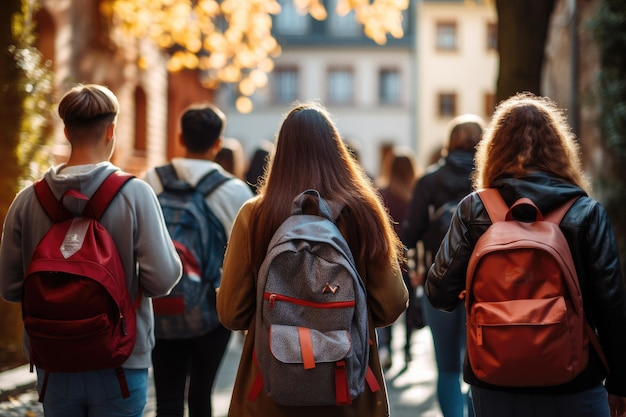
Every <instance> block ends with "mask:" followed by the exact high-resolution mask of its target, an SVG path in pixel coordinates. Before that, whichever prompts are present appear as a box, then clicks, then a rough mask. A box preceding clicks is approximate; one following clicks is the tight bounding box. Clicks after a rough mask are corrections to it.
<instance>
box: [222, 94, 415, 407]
mask: <svg viewBox="0 0 626 417" xmlns="http://www.w3.org/2000/svg"><path fill="white" fill-rule="evenodd" d="M275 149H276V150H275V152H274V153H273V155H272V157H271V160H270V161H269V164H268V169H267V172H266V174H265V176H264V177H263V178H262V180H261V184H260V188H259V195H257V196H256V197H255V198H253V199H252V200H249V201H248V202H247V203H246V204H245V205H244V206H243V207H242V208H241V210H240V212H239V214H238V216H237V219H236V220H235V224H234V226H233V229H232V233H231V237H230V241H229V243H228V248H227V250H226V256H225V259H224V265H223V275H222V283H221V286H220V288H219V291H218V295H217V310H218V314H219V317H220V320H221V322H222V323H223V324H224V325H225V326H226V327H228V328H230V329H232V330H246V331H247V336H246V338H245V342H244V347H243V352H242V356H241V361H240V364H239V370H238V372H237V378H236V380H235V386H234V389H233V394H232V399H231V404H230V410H229V416H237V417H243V416H262V417H266V416H272V417H280V416H293V415H298V416H301V417H305V416H319V415H325V416H359V417H366V416H388V415H389V406H388V402H387V393H386V389H385V384H384V379H383V375H382V370H381V367H380V362H379V358H378V351H377V348H376V341H375V337H373V335H374V331H375V330H374V329H375V327H381V326H387V325H389V324H391V323H393V322H394V321H395V320H396V319H397V318H398V317H399V316H400V315H401V314H402V312H403V311H404V310H405V309H406V305H407V300H408V292H407V289H406V286H405V285H404V282H403V280H402V274H401V272H400V262H401V260H402V257H403V250H402V244H401V242H400V241H399V239H398V237H397V235H396V234H395V232H394V230H393V225H392V222H391V219H390V218H389V215H388V214H387V212H386V210H385V208H384V206H383V204H382V201H381V199H380V197H379V195H378V194H377V192H376V190H375V189H374V187H373V186H372V184H371V182H370V180H369V179H368V178H367V176H366V175H365V174H364V172H363V170H362V168H361V167H360V166H359V164H358V163H357V162H356V161H355V160H354V158H353V157H352V156H351V155H350V153H349V152H348V151H347V148H346V146H345V144H344V143H343V142H342V140H341V137H340V135H339V133H338V132H337V129H336V127H335V125H334V123H333V122H332V120H331V117H330V115H329V113H328V112H327V111H326V110H325V109H324V108H323V107H322V106H320V105H317V104H301V105H296V106H295V107H293V108H292V109H291V111H290V112H289V113H288V114H287V116H286V117H285V119H284V121H283V123H282V125H281V127H280V130H279V133H278V135H277V138H276V143H275ZM307 189H316V190H317V191H318V192H319V193H320V195H321V197H322V198H324V199H325V200H327V201H329V202H330V203H332V204H333V205H335V206H337V207H343V209H342V210H341V213H340V215H339V217H338V219H337V221H336V223H337V225H338V227H339V229H340V230H341V232H342V234H343V235H344V236H345V238H346V240H347V242H348V244H349V247H350V250H351V251H352V254H353V256H354V258H355V263H356V266H357V270H358V272H359V274H360V275H361V278H362V279H363V281H364V283H365V287H366V290H367V299H368V313H369V314H368V315H369V327H370V331H369V333H370V335H372V339H373V340H372V346H371V349H370V363H369V365H370V366H371V368H372V370H373V372H374V375H375V377H376V379H377V380H378V383H379V385H380V386H381V389H380V390H378V391H377V392H371V391H370V390H368V389H366V391H365V392H364V393H363V394H361V395H360V396H358V397H357V398H355V399H354V400H353V402H352V404H351V405H346V406H316V407H284V406H279V405H278V404H276V403H275V402H273V401H272V400H271V398H269V397H268V396H267V395H266V394H265V392H263V391H262V392H261V394H260V395H259V396H258V398H256V400H254V401H251V400H248V399H247V396H248V394H249V393H250V390H251V387H252V384H253V381H254V380H255V378H256V377H257V373H258V369H257V366H256V365H255V363H254V360H253V348H254V346H253V345H254V333H255V319H256V318H255V309H256V281H257V275H258V272H259V268H260V266H261V263H262V261H263V259H264V257H265V254H266V250H267V247H268V244H269V242H270V239H271V238H272V235H273V234H274V232H275V231H276V230H277V229H278V227H279V225H280V224H281V223H282V222H283V221H284V220H285V219H286V218H287V217H288V216H289V215H290V211H291V204H292V200H293V199H294V198H295V197H296V196H297V195H298V194H300V193H301V192H303V191H305V190H307ZM364 365H366V364H364Z"/></svg>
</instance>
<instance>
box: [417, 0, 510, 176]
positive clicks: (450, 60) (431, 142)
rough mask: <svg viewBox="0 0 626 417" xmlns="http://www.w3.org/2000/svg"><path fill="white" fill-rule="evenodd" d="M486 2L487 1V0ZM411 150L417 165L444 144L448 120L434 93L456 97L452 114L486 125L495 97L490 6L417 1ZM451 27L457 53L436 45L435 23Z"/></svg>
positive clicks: (494, 19)
mask: <svg viewBox="0 0 626 417" xmlns="http://www.w3.org/2000/svg"><path fill="white" fill-rule="evenodd" d="M486 3H491V2H486ZM417 22H418V24H417V37H416V38H417V47H416V49H417V53H416V57H415V59H416V65H417V83H416V90H415V94H416V97H417V100H416V101H417V109H416V112H417V117H416V132H417V135H416V138H415V140H416V148H417V153H418V159H419V163H420V165H421V166H422V167H423V166H424V164H426V163H427V162H429V161H430V160H431V159H432V155H433V154H434V153H435V154H436V153H438V152H439V149H440V148H441V146H442V145H443V143H444V138H445V130H446V126H447V124H448V122H449V121H450V120H451V119H452V117H451V116H441V115H440V112H439V95H440V94H454V95H455V96H456V115H461V114H464V113H474V114H477V115H479V116H481V117H483V118H485V119H486V120H485V121H487V119H488V117H489V116H490V113H489V112H488V103H487V102H488V97H489V96H490V95H494V94H495V90H496V82H497V71H498V54H497V51H495V50H493V49H489V48H487V28H488V25H489V24H494V23H496V22H497V14H496V11H495V8H494V6H493V4H484V3H478V4H476V3H473V2H470V3H468V2H445V1H444V2H442V1H420V2H418V7H417ZM438 24H454V25H455V26H456V31H457V32H456V33H457V36H456V45H457V47H456V49H454V50H441V49H439V48H438V47H437V25H438Z"/></svg>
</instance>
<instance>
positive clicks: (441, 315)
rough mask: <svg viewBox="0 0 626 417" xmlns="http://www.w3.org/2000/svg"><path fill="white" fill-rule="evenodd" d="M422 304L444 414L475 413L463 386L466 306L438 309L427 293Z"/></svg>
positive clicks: (461, 414) (439, 398)
mask: <svg viewBox="0 0 626 417" xmlns="http://www.w3.org/2000/svg"><path fill="white" fill-rule="evenodd" d="M422 308H423V310H424V318H425V320H426V324H428V326H429V327H430V332H431V333H432V336H433V345H434V349H435V360H436V362H437V371H438V375H437V399H438V400H439V406H440V407H441V413H442V414H443V416H444V417H463V416H465V415H466V413H467V415H468V416H470V417H471V416H473V411H472V404H471V400H469V398H468V395H466V394H464V393H463V392H462V390H461V379H462V376H463V360H464V358H465V350H466V349H465V307H463V306H462V305H461V306H459V307H458V308H457V309H456V310H454V311H453V312H451V313H448V312H446V311H440V310H437V309H435V308H434V307H433V306H432V305H431V304H430V301H428V299H427V298H426V297H424V298H423V301H422Z"/></svg>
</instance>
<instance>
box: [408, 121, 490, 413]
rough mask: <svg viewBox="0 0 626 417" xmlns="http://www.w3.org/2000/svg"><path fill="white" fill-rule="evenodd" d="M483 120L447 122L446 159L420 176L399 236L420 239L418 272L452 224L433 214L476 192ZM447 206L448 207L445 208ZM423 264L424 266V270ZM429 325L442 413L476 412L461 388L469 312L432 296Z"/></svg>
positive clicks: (425, 302)
mask: <svg viewBox="0 0 626 417" xmlns="http://www.w3.org/2000/svg"><path fill="white" fill-rule="evenodd" d="M483 127H484V121H483V120H482V119H481V118H480V117H478V116H476V115H472V114H465V115H461V116H458V117H455V118H454V119H453V120H451V121H450V123H449V124H448V129H447V130H448V132H447V135H446V136H447V138H446V139H447V144H446V146H445V148H444V151H443V152H442V158H441V159H440V160H439V161H438V162H437V163H436V164H435V165H433V166H430V167H429V168H428V170H427V172H426V173H425V174H424V175H423V176H422V177H421V178H420V179H419V181H418V182H417V184H416V185H415V187H414V189H413V195H412V197H411V201H410V203H409V207H408V208H407V211H406V216H405V219H404V222H403V224H402V229H401V233H400V238H401V240H402V242H403V243H404V244H405V245H406V246H407V247H408V248H409V249H415V248H416V245H417V242H418V241H421V242H422V243H423V246H424V251H423V253H421V256H420V260H419V262H416V264H417V270H420V269H424V272H425V271H426V270H427V268H428V266H430V264H431V263H432V259H433V256H434V254H435V253H436V252H437V249H439V244H440V243H441V239H442V238H443V236H444V235H445V231H446V229H447V227H448V225H449V221H450V217H449V215H444V214H442V217H441V218H440V219H439V220H437V215H436V214H434V213H437V212H440V211H444V210H446V207H450V209H451V208H453V207H454V206H456V204H457V203H458V202H459V201H460V200H461V199H462V198H463V197H465V196H466V195H467V194H469V193H470V192H471V191H472V182H471V172H472V170H473V169H474V152H475V148H476V145H477V144H478V142H479V141H480V139H481V137H482V132H483ZM447 210H449V209H447ZM419 264H422V265H423V267H424V268H420V265H419ZM412 275H414V276H416V277H417V278H416V279H414V281H415V282H414V283H413V284H414V286H417V285H418V284H419V285H421V281H422V280H423V275H424V274H423V273H422V274H421V279H420V278H419V276H420V275H419V274H417V273H416V272H413V271H412ZM421 305H422V310H423V312H424V318H425V322H426V324H427V325H428V326H429V327H430V332H431V334H432V338H433V344H434V350H435V360H436V362H437V400H438V401H439V405H440V408H441V413H442V415H443V417H464V416H465V415H468V416H470V417H471V416H473V413H472V405H471V400H470V399H469V398H467V395H466V394H465V393H464V392H463V390H462V389H461V376H462V365H463V363H462V360H463V355H464V354H465V310H464V309H457V310H456V311H455V312H454V313H453V314H450V313H446V312H442V311H439V310H437V309H435V308H434V307H433V306H431V305H430V303H429V302H428V300H425V299H424V300H423V301H422V302H421Z"/></svg>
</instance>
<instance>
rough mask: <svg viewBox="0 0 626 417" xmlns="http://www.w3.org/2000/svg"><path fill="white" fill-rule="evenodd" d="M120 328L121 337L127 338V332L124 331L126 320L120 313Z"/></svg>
mask: <svg viewBox="0 0 626 417" xmlns="http://www.w3.org/2000/svg"><path fill="white" fill-rule="evenodd" d="M120 327H121V328H122V335H123V336H128V332H127V331H126V319H125V318H124V316H123V315H122V313H120Z"/></svg>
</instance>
